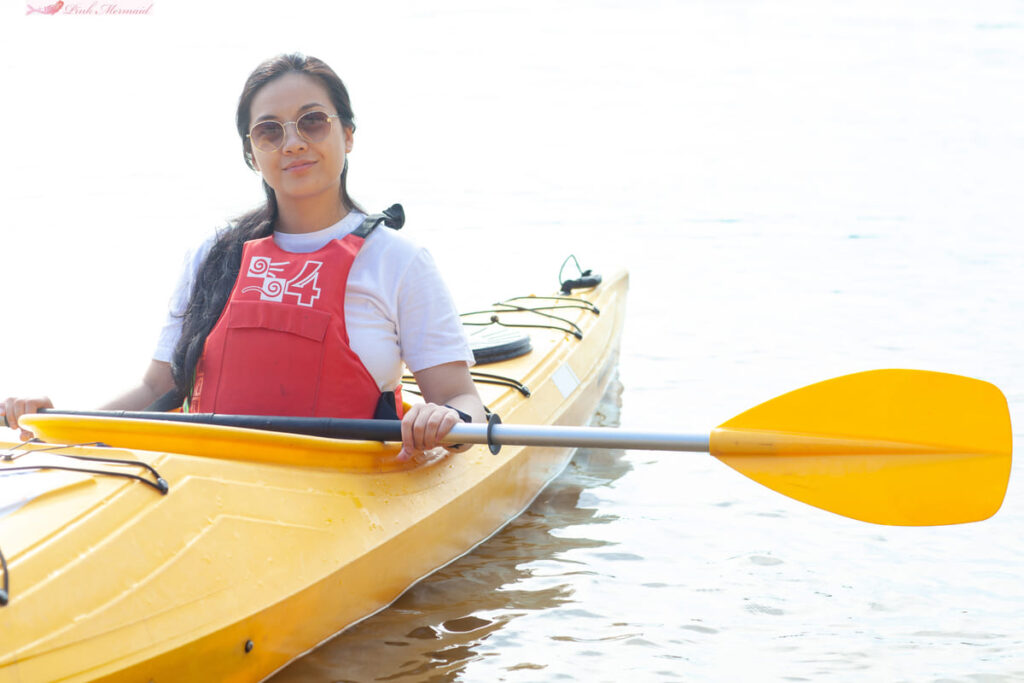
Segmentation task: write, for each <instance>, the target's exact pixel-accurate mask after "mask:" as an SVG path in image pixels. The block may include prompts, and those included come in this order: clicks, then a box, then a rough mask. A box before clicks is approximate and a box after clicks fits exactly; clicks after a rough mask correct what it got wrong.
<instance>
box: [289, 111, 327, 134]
mask: <svg viewBox="0 0 1024 683" xmlns="http://www.w3.org/2000/svg"><path fill="white" fill-rule="evenodd" d="M296 125H297V126H298V128H299V133H301V134H302V136H303V137H305V138H306V139H307V140H309V141H310V142H320V141H321V140H323V139H324V138H326V137H327V134H328V133H330V132H331V118H330V116H328V115H327V113H326V112H322V111H311V112H308V113H306V114H303V115H302V116H300V117H299V120H298V121H297V122H296Z"/></svg>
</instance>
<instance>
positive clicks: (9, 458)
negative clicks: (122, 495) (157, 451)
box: [0, 439, 170, 494]
mask: <svg viewBox="0 0 1024 683" xmlns="http://www.w3.org/2000/svg"><path fill="white" fill-rule="evenodd" d="M35 442H36V441H35V440H34V439H33V440H32V441H24V442H22V443H20V444H18V445H16V446H14V447H13V448H10V449H8V450H6V451H4V452H3V454H2V457H0V460H3V461H5V462H14V461H15V460H19V459H20V458H22V457H24V456H26V455H35V454H38V453H50V454H53V455H59V456H61V457H62V458H71V459H74V460H82V461H85V462H101V463H107V464H110V465H124V466H127V467H141V468H142V469H144V470H148V471H149V473H150V474H152V475H153V480H152V481H151V480H149V479H146V478H145V477H142V476H139V475H137V474H132V473H131V472H121V471H117V470H97V469H90V468H85V467H71V466H69V465H55V464H53V463H42V464H39V465H19V466H14V467H4V468H3V471H4V472H16V471H31V470H64V471H67V472H85V473H88V474H99V475H104V476H110V477H124V478H126V479H134V480H136V481H140V482H142V483H143V484H145V485H147V486H150V487H152V488H154V489H156V490H157V491H159V492H160V493H162V494H166V493H167V492H168V491H169V490H170V486H169V485H168V483H167V481H166V480H165V479H164V478H163V477H161V476H160V473H159V472H157V471H156V468H154V467H153V466H152V465H150V464H149V463H146V462H142V461H140V460H126V459H123V458H101V457H98V456H94V455H77V454H74V453H60V452H59V451H62V450H64V449H67V448H89V447H94V448H109V446H107V445H106V444H105V443H101V442H99V441H92V442H89V443H76V444H66V445H61V446H50V447H48V448H33V449H31V450H28V449H25V450H21V451H19V452H15V451H17V450H18V449H20V448H23V447H24V446H27V445H29V444H31V443H35Z"/></svg>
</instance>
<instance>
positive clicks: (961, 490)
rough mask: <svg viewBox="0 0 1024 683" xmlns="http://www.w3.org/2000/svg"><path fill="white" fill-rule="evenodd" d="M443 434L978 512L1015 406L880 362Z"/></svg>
mask: <svg viewBox="0 0 1024 683" xmlns="http://www.w3.org/2000/svg"><path fill="white" fill-rule="evenodd" d="M46 412H50V413H53V412H59V413H62V414H70V415H87V416H104V417H124V418H140V419H147V420H154V419H156V420H171V421H181V422H199V423H204V424H214V425H224V426H232V427H245V428H251V429H266V430H272V431H285V432H291V433H300V434H310V435H315V436H326V437H331V438H345V439H365V440H375V441H398V440H400V439H401V429H400V426H399V423H398V422H397V421H382V420H342V419H331V418H295V417H258V416H239V415H211V414H198V415H197V414H186V415H183V414H180V413H145V412H143V413H137V412H136V413H132V412H104V411H92V412H70V411H46ZM445 441H446V442H447V443H479V444H490V445H491V448H492V450H496V448H497V446H501V445H509V446H511V445H522V446H562V447H566V446H568V447H580V448H583V447H587V448H591V447H597V448H624V449H634V450H673V451H697V452H710V453H711V454H712V455H714V456H715V457H717V458H719V459H720V460H722V461H723V462H724V463H726V464H727V465H729V466H730V467H732V468H733V469H735V470H737V471H739V472H740V473H742V474H744V475H746V476H747V477H750V478H751V479H753V480H754V481H757V482H759V483H761V484H763V485H765V486H767V487H768V488H771V489H773V490H775V491H778V492H779V493H782V494H784V495H786V496H789V497H791V498H794V499H796V500H799V501H802V502H805V503H808V504H810V505H813V506H815V507H818V508H821V509H823V510H828V511H831V512H834V513H837V514H840V515H844V516H847V517H852V518H853V519H858V520H862V521H866V522H872V523H876V524H890V525H904V526H929V525H939V524H958V523H963V522H972V521H980V520H983V519H987V518H988V517H991V516H992V515H993V514H995V512H996V511H997V510H998V509H999V507H1000V505H1001V504H1002V500H1003V497H1004V495H1005V492H1006V487H1007V483H1008V481H1009V474H1010V460H1011V451H1012V435H1011V431H1010V418H1009V409H1008V407H1007V403H1006V399H1005V398H1004V396H1003V394H1002V392H1000V391H999V389H998V388H996V387H995V386H993V385H992V384H989V383H987V382H983V381H980V380H976V379H971V378H968V377H961V376H958V375H950V374H945V373H938V372H927V371H920V370H875V371H870V372H862V373H857V374H853V375H846V376H843V377H838V378H835V379H831V380H827V381H825V382H820V383H818V384H812V385H810V386H807V387H803V388H802V389H797V390H796V391H792V392H790V393H787V394H784V395H782V396H779V397H777V398H774V399H772V400H770V401H767V402H766V403H763V404H761V405H759V406H756V407H754V408H752V409H750V410H748V411H746V412H744V413H742V414H740V415H737V416H736V417H734V418H732V419H731V420H729V421H727V422H725V423H723V424H722V425H720V426H719V427H718V428H716V429H715V430H713V431H712V432H711V435H710V437H708V436H706V435H692V434H674V433H663V432H644V431H633V430H624V429H608V428H594V427H550V426H525V425H510V424H490V425H484V424H467V425H457V426H456V427H455V428H453V429H452V431H451V433H450V434H449V435H448V437H447V438H446V440H445Z"/></svg>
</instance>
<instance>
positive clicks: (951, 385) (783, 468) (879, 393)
mask: <svg viewBox="0 0 1024 683" xmlns="http://www.w3.org/2000/svg"><path fill="white" fill-rule="evenodd" d="M1012 449H1013V437H1012V432H1011V430H1010V412H1009V408H1008V406H1007V404H1006V398H1005V397H1004V396H1003V394H1002V392H1001V391H999V389H998V388H996V387H995V386H993V385H992V384H989V383H988V382H982V381H980V380H976V379H971V378H969V377H961V376H959V375H950V374H945V373H940V372H926V371H922V370H873V371H870V372H861V373H857V374H853V375H846V376H844V377H837V378H835V379H830V380H827V381H825V382H820V383H818V384H812V385H810V386H807V387H804V388H803V389H797V390H796V391H792V392H790V393H788V394H784V395H782V396H779V397H778V398H774V399H772V400H770V401H768V402H766V403H762V404H761V405H759V406H756V407H754V408H751V409H750V410H748V411H746V412H744V413H742V414H740V415H737V416H736V417H734V418H732V419H731V420H729V421H728V422H725V423H723V424H722V425H720V426H719V427H718V428H717V429H715V430H714V431H712V433H711V448H710V450H711V453H712V455H714V456H716V457H718V458H719V459H721V460H722V461H723V462H725V463H726V464H727V465H729V466H730V467H732V468H733V469H735V470H737V471H738V472H740V473H742V474H744V475H746V476H748V477H750V478H751V479H753V480H754V481H756V482H758V483H760V484H763V485H765V486H767V487H769V488H771V489H774V490H776V491H778V492H779V493H782V494H784V495H787V496H789V497H791V498H795V499H796V500H799V501H803V502H804V503H808V504H810V505H813V506H815V507H818V508H821V509H823V510H829V511H831V512H835V513H837V514H840V515H845V516H847V517H852V518H853V519H859V520H863V521H865V522H873V523H875V524H892V525H900V526H929V525H938V524H959V523H962V522H975V521H980V520H983V519H988V518H989V517H991V516H992V515H994V514H995V513H996V511H997V510H998V509H999V506H1000V505H1002V502H1003V496H1004V495H1005V494H1006V486H1007V483H1008V481H1009V478H1010V459H1011V452H1012Z"/></svg>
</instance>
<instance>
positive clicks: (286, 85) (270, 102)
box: [249, 73, 352, 203]
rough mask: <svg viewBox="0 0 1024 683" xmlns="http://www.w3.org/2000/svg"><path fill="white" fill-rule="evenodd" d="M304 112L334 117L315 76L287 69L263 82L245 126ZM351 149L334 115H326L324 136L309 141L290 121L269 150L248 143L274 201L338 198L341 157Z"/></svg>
mask: <svg viewBox="0 0 1024 683" xmlns="http://www.w3.org/2000/svg"><path fill="white" fill-rule="evenodd" d="M310 111H322V112H326V113H327V114H330V115H335V114H337V113H338V112H337V111H335V109H334V106H333V105H332V104H331V98H330V95H329V94H328V92H327V88H325V87H324V85H323V84H322V83H321V82H320V81H319V80H318V79H316V78H314V77H312V76H307V75H306V74H300V73H287V74H285V75H283V76H280V77H278V78H275V79H274V80H272V81H271V82H270V83H267V84H266V85H265V86H263V88H261V89H260V90H259V92H257V93H256V96H255V97H254V98H253V100H252V105H251V106H250V107H249V113H250V121H249V128H250V130H251V129H252V127H253V126H255V125H256V124H258V123H260V122H261V121H268V120H270V121H279V122H280V123H286V122H289V121H296V120H297V119H298V118H299V117H300V116H302V115H303V114H305V113H307V112H310ZM351 151H352V131H351V129H349V128H346V127H344V126H343V125H342V123H341V121H340V119H331V129H330V132H329V133H328V135H327V137H326V138H324V139H323V140H321V141H319V142H310V141H309V140H307V139H306V138H304V137H303V136H302V135H300V134H299V132H298V128H297V127H296V125H295V124H293V123H286V125H285V127H284V140H283V141H282V143H281V146H280V147H279V148H278V149H276V150H273V151H269V152H268V151H264V150H262V149H259V148H257V147H255V146H253V147H252V155H253V163H254V166H255V167H256V170H257V171H259V172H260V173H261V174H262V175H263V179H264V180H265V181H266V182H267V185H270V187H272V188H273V189H274V192H275V194H276V195H277V198H278V202H279V203H280V202H285V203H287V202H288V200H289V199H305V198H311V197H316V196H319V195H323V194H325V193H333V197H338V196H339V191H340V185H341V171H342V169H343V168H344V166H345V155H346V154H347V153H348V152H351Z"/></svg>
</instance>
